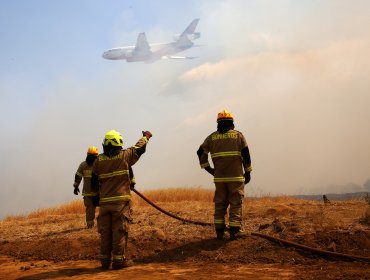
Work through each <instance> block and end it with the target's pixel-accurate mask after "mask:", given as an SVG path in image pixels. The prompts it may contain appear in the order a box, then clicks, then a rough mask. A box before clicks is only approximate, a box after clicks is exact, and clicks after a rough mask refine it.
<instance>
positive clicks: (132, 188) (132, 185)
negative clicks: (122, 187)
mask: <svg viewBox="0 0 370 280" xmlns="http://www.w3.org/2000/svg"><path fill="white" fill-rule="evenodd" d="M134 189H135V184H134V183H131V184H130V190H132V191H133V190H134Z"/></svg>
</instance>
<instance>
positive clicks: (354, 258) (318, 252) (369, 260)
mask: <svg viewBox="0 0 370 280" xmlns="http://www.w3.org/2000/svg"><path fill="white" fill-rule="evenodd" d="M132 191H133V192H134V193H136V194H137V195H138V196H139V197H141V198H142V199H143V200H144V201H146V202H147V203H148V204H150V205H151V206H153V207H154V208H155V209H157V210H158V211H160V212H162V213H163V214H165V215H167V216H169V217H171V218H174V219H176V220H179V221H182V222H184V223H188V224H194V225H200V226H213V223H206V222H200V221H193V220H189V219H185V218H182V217H179V216H177V215H174V214H172V213H170V212H168V211H166V210H164V209H162V208H161V207H159V206H158V205H156V204H155V203H153V202H152V201H150V200H149V199H148V198H146V197H145V196H144V195H143V194H141V193H140V192H139V191H138V190H136V189H133V190H132ZM250 235H252V236H258V237H261V238H264V239H267V240H269V241H272V242H276V243H278V244H280V245H286V246H289V247H294V248H297V249H300V250H303V251H307V252H310V253H313V254H316V255H322V256H327V257H334V258H340V259H343V260H347V261H362V262H367V263H370V258H367V257H362V256H354V255H349V254H343V253H337V252H331V251H326V250H321V249H317V248H312V247H309V246H305V245H301V244H298V243H295V242H292V241H288V240H285V239H281V238H277V237H273V236H270V235H267V234H262V233H259V232H253V231H252V232H250Z"/></svg>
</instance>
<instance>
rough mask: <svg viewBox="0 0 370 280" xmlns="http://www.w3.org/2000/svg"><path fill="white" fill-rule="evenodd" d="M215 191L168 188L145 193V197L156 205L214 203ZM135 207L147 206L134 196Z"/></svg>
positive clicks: (199, 188)
mask: <svg viewBox="0 0 370 280" xmlns="http://www.w3.org/2000/svg"><path fill="white" fill-rule="evenodd" d="M213 193H214V192H213V190H209V189H203V188H201V187H198V188H167V189H159V190H150V191H144V192H143V195H144V196H146V197H147V198H148V199H150V200H151V201H153V202H155V203H167V202H186V201H201V202H207V203H208V202H212V199H213ZM133 202H134V204H135V205H138V206H143V205H147V203H146V202H145V201H143V200H142V199H141V198H139V197H138V196H136V195H134V196H133Z"/></svg>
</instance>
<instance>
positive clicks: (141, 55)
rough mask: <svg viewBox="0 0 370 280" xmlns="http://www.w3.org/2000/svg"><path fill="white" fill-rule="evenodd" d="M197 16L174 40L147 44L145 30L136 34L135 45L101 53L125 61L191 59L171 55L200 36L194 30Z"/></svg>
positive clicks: (109, 57) (192, 44)
mask: <svg viewBox="0 0 370 280" xmlns="http://www.w3.org/2000/svg"><path fill="white" fill-rule="evenodd" d="M198 22H199V18H197V19H194V20H193V21H192V22H191V23H190V24H189V26H188V27H186V29H185V30H184V32H182V33H181V34H177V35H175V36H174V40H175V41H174V42H171V43H158V44H148V41H147V39H146V36H145V32H142V33H140V34H139V35H138V37H137V40H136V45H135V46H125V47H118V48H113V49H110V50H107V51H106V52H104V53H103V55H102V56H103V58H105V59H110V60H121V59H125V60H126V61H127V62H137V61H143V62H144V63H153V62H155V61H157V60H160V59H166V58H169V59H193V58H196V57H192V56H173V54H176V53H178V52H182V51H184V50H187V49H189V48H191V47H193V46H195V45H194V43H193V42H192V40H195V39H198V38H199V37H200V32H195V28H196V27H197V24H198Z"/></svg>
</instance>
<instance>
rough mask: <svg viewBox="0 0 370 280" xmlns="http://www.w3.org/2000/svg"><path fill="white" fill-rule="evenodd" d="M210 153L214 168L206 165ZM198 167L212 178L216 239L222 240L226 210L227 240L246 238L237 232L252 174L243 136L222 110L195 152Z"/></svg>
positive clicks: (231, 116)
mask: <svg viewBox="0 0 370 280" xmlns="http://www.w3.org/2000/svg"><path fill="white" fill-rule="evenodd" d="M208 153H210V154H211V158H212V162H213V165H214V168H212V167H211V166H210V164H209V162H208ZM197 154H198V157H199V162H200V166H201V168H204V169H205V170H206V171H207V172H208V173H210V174H212V175H213V176H214V183H215V185H216V190H215V196H214V204H215V213H214V224H215V229H216V234H217V238H218V239H223V237H224V232H225V229H226V223H225V216H226V213H227V208H228V207H230V209H229V228H230V238H231V239H236V238H240V237H244V236H246V233H244V232H243V231H242V230H241V226H242V203H243V198H244V185H245V184H247V183H248V182H249V181H250V179H251V177H250V172H251V171H252V166H251V158H250V155H249V148H248V145H247V142H246V140H245V138H244V136H243V134H242V133H241V132H239V131H237V130H235V129H234V117H233V115H232V114H231V113H230V112H228V111H226V110H224V111H222V112H220V113H219V114H218V116H217V131H215V132H213V133H212V134H211V135H209V136H208V137H207V138H206V139H205V141H204V142H203V144H202V145H201V146H200V147H199V149H198V151H197Z"/></svg>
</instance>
